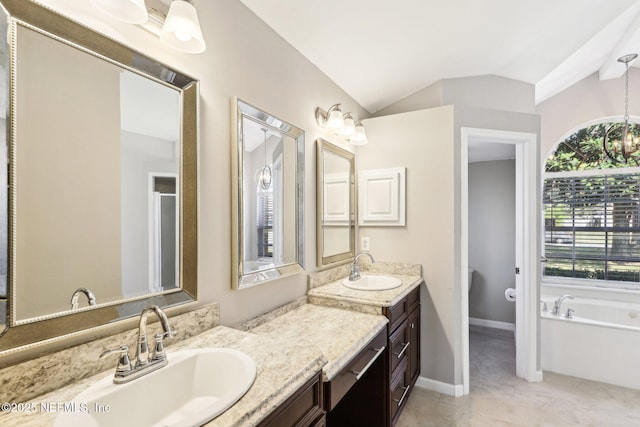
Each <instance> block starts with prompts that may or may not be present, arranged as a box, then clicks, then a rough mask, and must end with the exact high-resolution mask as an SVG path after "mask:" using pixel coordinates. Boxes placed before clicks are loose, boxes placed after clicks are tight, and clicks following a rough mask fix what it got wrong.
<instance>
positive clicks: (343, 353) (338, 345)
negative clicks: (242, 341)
mask: <svg viewBox="0 0 640 427" xmlns="http://www.w3.org/2000/svg"><path fill="white" fill-rule="evenodd" d="M387 323H388V320H387V318H386V317H384V316H381V315H374V314H366V313H359V312H355V311H348V310H342V309H338V308H332V307H323V306H318V305H313V304H305V305H302V306H300V307H298V308H295V309H293V310H291V311H289V312H287V313H285V314H283V315H281V316H279V317H276V318H275V319H273V320H270V321H268V322H266V323H263V324H262V325H260V326H257V327H255V328H253V329H252V330H251V332H252V333H255V334H259V335H262V336H269V337H280V338H282V339H284V340H286V341H291V342H299V343H301V344H303V345H304V346H307V347H315V348H318V349H319V350H320V351H321V352H322V354H324V356H325V358H326V359H327V364H326V365H325V366H324V368H323V370H322V373H323V380H324V381H331V380H332V379H333V378H334V377H335V375H336V374H337V373H338V372H340V370H342V368H344V366H346V364H347V363H348V362H349V361H350V360H351V359H352V358H353V357H354V356H355V355H357V354H358V353H359V352H360V351H361V350H362V348H363V347H364V346H365V345H366V344H367V343H368V342H369V341H371V339H372V338H374V337H375V336H376V335H378V333H380V331H381V330H383V329H384V328H385V327H386V325H387Z"/></svg>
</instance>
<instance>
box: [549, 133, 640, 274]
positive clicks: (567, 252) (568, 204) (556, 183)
mask: <svg viewBox="0 0 640 427" xmlns="http://www.w3.org/2000/svg"><path fill="white" fill-rule="evenodd" d="M612 126H613V131H612V132H611V134H610V136H611V138H612V139H620V135H621V129H620V124H619V123H601V124H597V125H593V126H589V127H587V128H584V129H580V130H579V131H577V132H575V133H574V134H572V135H570V136H569V137H568V138H566V139H565V140H564V141H562V142H561V143H559V144H558V147H557V149H556V151H555V152H554V153H553V154H551V155H550V156H549V158H548V159H547V162H546V165H545V170H546V172H569V173H566V174H562V175H560V176H558V175H553V174H552V175H549V176H547V178H546V179H545V182H544V190H543V196H544V200H543V203H544V206H545V213H544V218H545V256H546V258H547V259H548V261H547V262H546V263H545V270H544V275H545V276H555V277H570V278H580V279H596V280H608V281H618V282H632V283H634V284H638V283H639V282H640V173H639V172H638V170H631V169H627V170H626V171H625V168H630V167H638V166H640V160H635V159H634V158H633V157H632V158H630V159H629V160H628V161H626V162H624V161H621V162H616V161H613V160H611V159H610V158H609V157H608V156H607V155H606V154H605V152H604V150H603V146H602V143H603V137H604V135H605V133H606V132H607V131H608V130H610V129H612ZM631 132H632V134H634V135H638V134H640V128H639V127H638V126H637V125H632V126H631ZM637 154H638V157H639V158H640V152H638V153H637ZM605 169H617V170H616V171H615V172H613V171H609V172H604V171H603V174H602V175H599V174H596V175H592V174H590V175H584V173H582V174H581V173H580V172H579V171H585V170H605ZM573 171H575V172H576V173H575V174H572V173H571V172H573ZM612 172H613V174H612Z"/></svg>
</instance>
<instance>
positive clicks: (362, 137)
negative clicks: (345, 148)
mask: <svg viewBox="0 0 640 427" xmlns="http://www.w3.org/2000/svg"><path fill="white" fill-rule="evenodd" d="M368 142H369V141H368V140H367V134H366V132H365V131H364V126H363V125H362V123H360V122H357V123H356V133H355V135H354V136H353V138H351V139H350V140H349V143H351V144H353V145H366V144H367V143H368Z"/></svg>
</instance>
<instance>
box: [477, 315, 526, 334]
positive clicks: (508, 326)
mask: <svg viewBox="0 0 640 427" xmlns="http://www.w3.org/2000/svg"><path fill="white" fill-rule="evenodd" d="M469 324H470V325H475V326H484V327H485V328H494V329H503V330H505V331H515V330H516V325H514V324H513V323H507V322H498V321H496V320H487V319H476V318H475V317H470V318H469Z"/></svg>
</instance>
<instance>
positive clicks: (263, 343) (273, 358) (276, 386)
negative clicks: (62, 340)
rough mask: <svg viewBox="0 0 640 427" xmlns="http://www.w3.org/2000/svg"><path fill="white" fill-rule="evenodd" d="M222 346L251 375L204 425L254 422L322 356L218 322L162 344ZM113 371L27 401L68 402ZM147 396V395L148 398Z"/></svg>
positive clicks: (13, 416)
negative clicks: (244, 359) (241, 358)
mask: <svg viewBox="0 0 640 427" xmlns="http://www.w3.org/2000/svg"><path fill="white" fill-rule="evenodd" d="M201 347H227V348H233V349H237V350H241V351H243V352H245V353H247V354H248V355H249V356H251V358H252V359H253V360H254V361H255V363H256V367H257V376H256V379H255V382H254V383H253V385H252V386H251V388H250V389H249V391H248V392H247V393H246V394H245V395H244V396H243V397H242V398H241V399H240V400H239V401H238V402H237V403H236V404H235V405H234V406H232V407H231V408H230V409H229V410H227V411H226V412H224V413H223V414H222V415H220V416H218V417H217V418H215V419H214V420H212V421H210V422H209V423H208V424H206V426H208V427H228V426H254V425H257V424H258V423H259V422H260V421H261V420H262V419H263V418H264V417H265V416H266V415H268V414H269V413H270V412H271V411H272V410H273V409H275V408H276V407H278V406H279V405H280V404H282V403H284V402H285V401H286V399H287V398H288V397H290V396H291V395H292V394H293V393H294V392H295V391H296V390H297V389H298V388H299V387H301V386H302V385H303V384H304V383H305V382H306V381H308V380H309V379H311V378H312V377H313V376H314V375H315V374H316V373H317V372H319V371H320V370H321V369H322V367H323V366H324V365H325V363H326V358H325V357H324V356H323V354H322V353H321V352H320V350H319V349H318V347H316V346H312V345H308V344H307V343H305V342H300V340H297V339H291V338H290V337H287V336H279V335H277V334H274V335H258V334H252V333H247V332H242V331H238V330H236V329H231V328H227V327H224V326H218V327H216V328H213V329H211V330H209V331H206V332H203V333H201V334H199V335H196V336H194V337H192V338H190V339H188V340H185V341H182V342H180V343H176V344H175V345H172V346H170V347H167V356H168V358H169V363H171V352H173V351H176V350H181V349H187V348H201ZM109 375H113V371H112V370H110V371H108V372H103V373H101V374H98V375H95V376H93V377H90V378H87V379H84V380H81V381H79V382H77V383H75V384H73V385H70V386H67V387H64V388H61V389H59V390H56V391H53V392H51V393H47V394H44V395H42V396H39V397H37V398H35V399H33V400H32V401H31V403H35V404H36V407H38V406H39V405H40V403H43V402H45V403H46V402H59V403H64V402H70V401H71V400H72V399H73V398H74V397H75V396H76V395H77V394H78V393H80V392H81V391H82V390H84V389H85V388H86V387H88V386H89V385H91V384H92V383H94V382H95V381H97V380H99V379H101V378H104V377H105V376H109ZM151 396H152V395H150V397H149V398H152V397H151ZM56 415H57V414H56V413H43V412H37V413H33V414H27V413H8V414H3V415H2V417H1V418H2V420H1V423H2V425H3V426H4V427H13V426H16V427H17V426H20V427H23V426H45V425H53V423H54V420H55V417H56Z"/></svg>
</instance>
